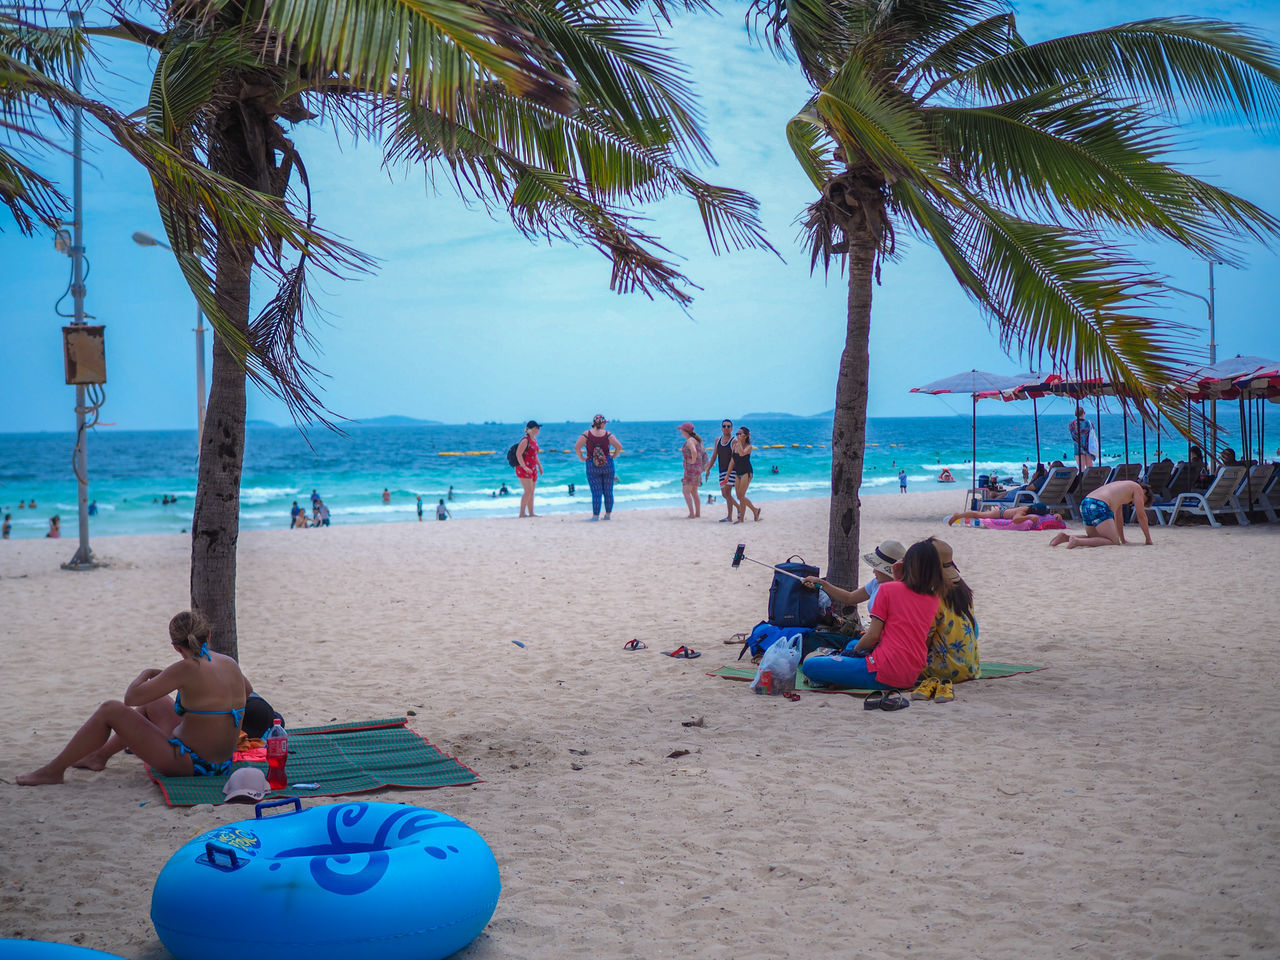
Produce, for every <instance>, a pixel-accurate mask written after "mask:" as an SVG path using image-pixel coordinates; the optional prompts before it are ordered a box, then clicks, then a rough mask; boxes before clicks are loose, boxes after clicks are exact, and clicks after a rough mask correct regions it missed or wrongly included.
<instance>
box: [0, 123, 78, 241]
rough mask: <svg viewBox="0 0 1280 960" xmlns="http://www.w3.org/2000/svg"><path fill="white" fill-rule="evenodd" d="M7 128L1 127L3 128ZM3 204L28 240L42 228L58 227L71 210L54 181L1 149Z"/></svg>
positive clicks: (0, 201)
mask: <svg viewBox="0 0 1280 960" xmlns="http://www.w3.org/2000/svg"><path fill="white" fill-rule="evenodd" d="M6 126H7V125H6V124H3V123H0V128H3V127H6ZM19 132H20V133H21V131H19ZM0 204H3V205H4V206H5V207H7V208H8V209H9V214H10V216H12V217H13V221H14V223H15V224H17V227H18V231H19V232H20V233H23V234H26V235H28V236H30V235H31V234H33V233H35V231H36V228H37V227H38V226H39V225H40V224H43V225H45V226H47V227H57V226H58V225H59V224H60V223H61V222H62V218H63V215H64V214H65V213H66V212H67V210H68V208H69V206H70V204H68V202H67V198H66V197H64V196H63V195H62V194H61V193H60V192H59V191H58V188H57V186H56V185H55V184H54V183H53V181H51V180H49V179H48V178H46V177H44V176H42V175H41V174H39V173H38V172H36V171H35V170H34V169H33V168H32V167H31V166H30V165H28V164H27V163H25V162H23V161H22V160H20V159H19V158H18V156H17V155H16V154H15V153H13V152H12V151H10V150H7V149H5V147H4V146H0Z"/></svg>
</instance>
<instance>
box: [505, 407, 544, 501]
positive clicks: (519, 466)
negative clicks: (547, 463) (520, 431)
mask: <svg viewBox="0 0 1280 960" xmlns="http://www.w3.org/2000/svg"><path fill="white" fill-rule="evenodd" d="M541 429H542V424H540V423H539V422H538V421H537V420H530V421H529V422H528V423H526V424H525V425H524V436H523V437H522V438H521V439H520V442H519V443H517V444H516V476H517V477H518V478H519V480H520V486H521V487H522V488H523V490H524V492H523V493H522V494H521V495H520V516H521V517H536V516H537V514H536V513H534V512H533V491H534V488H535V487H537V485H538V477H539V476H540V475H541V474H542V472H543V471H542V461H541V460H540V459H539V458H538V431H540V430H541ZM502 488H503V489H504V490H505V489H506V484H505V483H504V484H503V485H502Z"/></svg>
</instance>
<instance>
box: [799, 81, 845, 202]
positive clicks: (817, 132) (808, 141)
mask: <svg viewBox="0 0 1280 960" xmlns="http://www.w3.org/2000/svg"><path fill="white" fill-rule="evenodd" d="M787 144H788V145H789V146H790V147H791V152H792V154H793V155H794V156H795V158H796V162H797V163H799V164H800V169H801V170H803V171H804V174H805V176H806V177H808V178H809V182H810V183H812V184H813V185H814V186H815V187H817V188H818V189H819V190H821V189H822V188H823V186H824V185H825V184H826V183H827V181H828V180H830V179H831V178H832V177H833V176H835V174H836V170H837V168H836V165H835V163H834V162H833V161H832V159H831V154H832V147H833V143H832V140H831V138H830V136H828V135H827V129H826V126H825V125H824V124H823V122H822V118H821V117H819V116H818V115H817V113H815V112H814V110H813V101H812V100H810V101H809V103H807V104H805V108H804V109H803V110H802V111H800V112H799V113H797V114H796V115H795V116H794V117H792V118H791V119H790V120H789V121H787Z"/></svg>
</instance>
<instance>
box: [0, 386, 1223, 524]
mask: <svg viewBox="0 0 1280 960" xmlns="http://www.w3.org/2000/svg"><path fill="white" fill-rule="evenodd" d="M979 411H980V415H979V418H978V472H980V473H985V472H989V471H995V472H997V473H998V474H1000V475H1001V476H1018V477H1020V476H1021V471H1022V464H1023V463H1027V464H1029V465H1030V466H1031V467H1032V468H1034V467H1035V459H1034V458H1035V433H1034V427H1033V422H1032V418H1031V417H1029V416H1028V417H1022V416H985V417H984V416H981V408H979ZM967 412H968V411H967V410H966V411H965V413H966V414H967ZM1069 419H1070V418H1069V417H1068V416H1066V415H1047V416H1041V417H1040V436H1041V455H1042V457H1043V458H1044V459H1045V460H1046V461H1048V460H1053V459H1064V460H1069V459H1070V457H1069V454H1070V451H1071V447H1070V441H1069V439H1068V435H1067V423H1068V422H1069ZM742 422H743V423H745V425H746V426H748V427H749V428H750V429H751V431H752V440H753V442H754V443H755V444H756V446H757V448H758V449H757V452H756V453H755V454H754V455H753V457H752V462H753V464H754V465H755V466H756V474H755V480H754V482H753V483H752V487H751V496H752V499H753V500H755V501H756V502H757V503H768V502H769V501H770V500H780V499H792V498H797V497H817V496H825V495H826V494H827V492H828V491H829V489H830V472H831V454H830V450H829V448H828V445H829V444H830V439H831V421H830V420H828V419H822V418H787V419H759V420H754V421H753V420H746V421H742ZM586 426H587V423H585V422H570V423H546V424H544V425H543V428H542V433H541V436H540V438H539V442H540V443H541V445H542V448H543V464H544V466H545V467H546V477H545V479H544V480H543V482H541V483H540V484H539V486H538V496H537V509H538V510H539V511H540V512H546V513H582V514H584V515H585V514H589V513H590V509H591V498H590V492H589V490H588V488H587V483H586V476H585V473H584V470H583V465H582V464H581V463H580V462H579V461H578V459H577V458H576V457H575V456H574V455H573V453H572V452H571V451H572V448H573V444H574V441H575V440H576V439H577V437H578V435H579V434H580V433H581V432H582V431H583V430H584V429H585V428H586ZM696 426H697V427H698V430H699V433H700V434H701V436H702V438H703V440H704V441H705V442H706V443H707V444H708V446H710V443H711V438H712V437H714V436H715V435H716V434H718V432H719V421H718V420H713V421H706V422H699V423H697V424H696ZM610 429H611V430H612V431H613V432H614V433H615V434H616V435H617V436H618V438H619V440H620V441H621V442H622V444H623V447H624V454H623V456H622V457H620V458H619V460H618V461H617V481H616V484H615V488H614V495H615V500H616V503H615V507H614V510H615V512H617V511H625V510H628V509H635V508H640V507H671V508H681V507H682V506H683V498H682V496H681V492H680V475H681V464H680V452H679V451H680V443H681V439H680V436H679V434H678V433H677V431H676V425H675V424H674V423H670V422H667V421H661V422H649V421H630V422H624V421H614V422H613V423H611V424H610ZM522 432H523V431H522V428H521V427H520V426H518V425H514V424H466V425H456V426H443V425H442V426H426V425H422V426H360V427H350V428H349V429H348V433H347V435H346V436H339V435H335V434H332V433H330V432H328V431H324V430H312V431H311V432H310V436H309V439H310V445H308V442H307V439H304V437H303V436H302V435H301V434H300V433H299V432H298V430H297V429H295V428H293V427H255V426H251V427H250V428H249V431H248V437H247V442H246V445H245V448H246V449H245V466H244V477H243V481H242V486H241V524H242V526H243V527H244V528H245V529H265V528H273V527H287V526H288V525H289V507H290V504H291V503H292V502H293V501H294V500H297V501H298V502H299V503H301V504H303V505H307V504H309V498H310V494H311V491H312V490H313V489H315V490H317V491H319V493H320V495H321V496H322V497H323V498H324V500H325V502H326V504H328V506H329V508H330V510H331V511H332V518H333V523H335V524H342V523H383V522H397V521H400V522H403V521H416V519H417V514H416V509H415V498H416V496H417V495H418V494H421V495H422V498H423V501H424V507H425V508H426V510H427V517H428V519H430V517H431V516H432V512H431V508H432V507H433V506H434V504H435V503H436V501H437V500H438V499H440V498H441V497H444V496H445V495H446V491H447V490H448V489H449V487H450V486H451V485H452V487H453V490H454V500H453V501H452V502H450V503H449V508H450V509H451V510H452V511H453V516H454V518H455V519H460V518H464V517H476V516H494V515H500V514H507V513H515V512H516V511H517V509H518V493H519V489H520V488H519V484H518V482H517V481H516V480H515V478H514V475H513V473H512V470H511V468H510V467H508V465H507V462H506V451H507V448H508V447H509V446H510V445H511V444H512V443H515V442H516V441H517V440H518V439H519V438H520V436H521V434H522ZM1101 433H1102V449H1103V459H1104V461H1105V462H1107V463H1120V462H1122V460H1123V445H1122V439H1123V425H1122V420H1121V417H1120V416H1119V414H1115V415H1107V414H1104V415H1103V417H1102V424H1101ZM1236 433H1237V434H1238V429H1237V430H1236ZM73 443H74V436H73V434H71V433H70V432H68V433H66V434H60V433H31V434H19V433H10V434H0V507H2V508H3V510H4V512H6V513H11V514H12V516H13V521H12V522H13V536H14V537H15V538H24V537H43V536H44V535H45V532H46V531H47V530H48V526H49V517H50V516H52V515H54V514H58V515H59V516H60V517H61V518H62V524H63V531H64V532H63V536H64V538H72V537H74V536H75V528H76V487H75V478H74V475H73V474H72V472H71V452H72V446H73ZM867 443H868V447H867V463H866V477H865V481H864V485H863V492H864V493H889V492H896V490H897V483H898V480H897V475H898V469H899V468H905V469H906V471H907V476H908V480H909V488H910V489H911V490H921V489H940V488H941V485H940V484H938V483H937V481H936V477H937V475H938V472H939V471H940V470H941V469H942V468H943V467H947V468H948V469H950V470H951V471H952V472H953V473H954V474H955V476H956V479H957V481H958V482H959V483H958V484H957V485H963V484H965V483H966V482H967V478H968V474H969V472H970V459H971V458H970V421H969V417H968V416H967V415H966V416H960V415H952V416H946V417H911V418H892V419H890V418H884V419H872V420H870V421H869V423H868V425H867ZM1147 446H1148V453H1149V454H1150V455H1151V456H1154V452H1155V437H1154V435H1149V436H1148V445H1147ZM763 447H768V449H759V448H763ZM1165 447H1166V450H1167V451H1168V452H1169V453H1170V455H1172V456H1173V457H1174V459H1180V458H1183V457H1185V455H1186V441H1185V440H1182V439H1181V438H1177V439H1174V438H1169V437H1166V438H1165ZM1237 449H1238V447H1237ZM474 451H492V452H491V453H472V454H471V455H468V452H474ZM1129 451H1130V459H1131V460H1135V461H1140V460H1141V459H1142V435H1141V428H1140V427H1139V426H1138V425H1137V424H1136V423H1134V422H1133V421H1130V423H1129ZM450 454H454V455H450ZM775 466H776V467H777V468H778V472H777V473H776V474H775V473H773V472H772V469H773V467H775ZM504 482H505V483H506V484H507V486H508V487H509V488H510V489H511V490H513V491H514V492H515V494H516V495H515V496H511V497H495V496H493V494H494V493H495V492H496V491H498V490H499V488H500V486H501V485H502V484H503V483H504ZM89 483H90V497H91V498H92V499H93V500H96V501H97V504H98V514H97V516H95V517H93V518H91V527H90V529H91V531H92V534H93V535H94V536H107V535H112V534H131V533H178V532H181V531H184V530H187V529H189V528H190V522H191V511H192V506H193V503H194V495H195V486H196V439H195V432H194V431H191V430H186V431H183V430H175V431H133V432H130V431H123V430H117V429H114V428H99V429H97V430H94V431H92V432H91V433H90V436H89ZM570 483H572V484H575V485H576V487H577V493H576V495H575V496H570V495H569V493H568V485H569V484H570ZM384 487H385V488H387V489H388V490H390V492H391V503H390V504H389V505H388V504H384V503H383V502H382V496H381V495H382V490H383V488H384ZM953 489H954V488H953ZM702 492H703V495H704V497H705V495H706V494H707V493H709V492H710V493H715V494H717V495H718V494H719V490H718V488H716V487H715V485H714V476H713V478H712V485H711V486H709V487H704V488H703V491H702ZM165 495H170V496H173V497H176V498H177V502H176V503H173V504H170V505H167V506H166V505H162V504H161V503H160V500H161V499H162V498H163V497H164V496H165ZM33 499H34V500H35V501H36V509H34V510H29V509H21V510H19V509H18V508H17V505H18V503H19V501H22V502H27V501H30V500H33Z"/></svg>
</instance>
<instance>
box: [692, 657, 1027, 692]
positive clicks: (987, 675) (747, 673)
mask: <svg viewBox="0 0 1280 960" xmlns="http://www.w3.org/2000/svg"><path fill="white" fill-rule="evenodd" d="M1047 669H1049V668H1048V667H1037V666H1033V665H1031V664H1023V663H992V662H989V661H987V660H983V661H982V676H981V677H979V678H978V679H979V680H998V679H999V678H1000V677H1012V676H1015V675H1016V674H1019V673H1035V672H1036V671H1037V670H1047ZM707 676H708V677H720V678H722V679H724V680H754V679H755V677H756V668H755V667H721V668H720V669H719V670H712V671H711V672H710V673H708V674H707ZM965 682H966V683H967V682H968V681H965ZM796 689H797V690H808V691H810V692H812V693H849V694H853V695H854V696H859V697H861V696H865V695H866V694H868V693H871V692H873V691H871V690H862V689H858V688H856V687H816V686H813V685H811V684H810V683H809V681H808V679H806V677H805V675H804V671H803V670H802V671H801V672H800V673H798V674H796Z"/></svg>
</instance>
